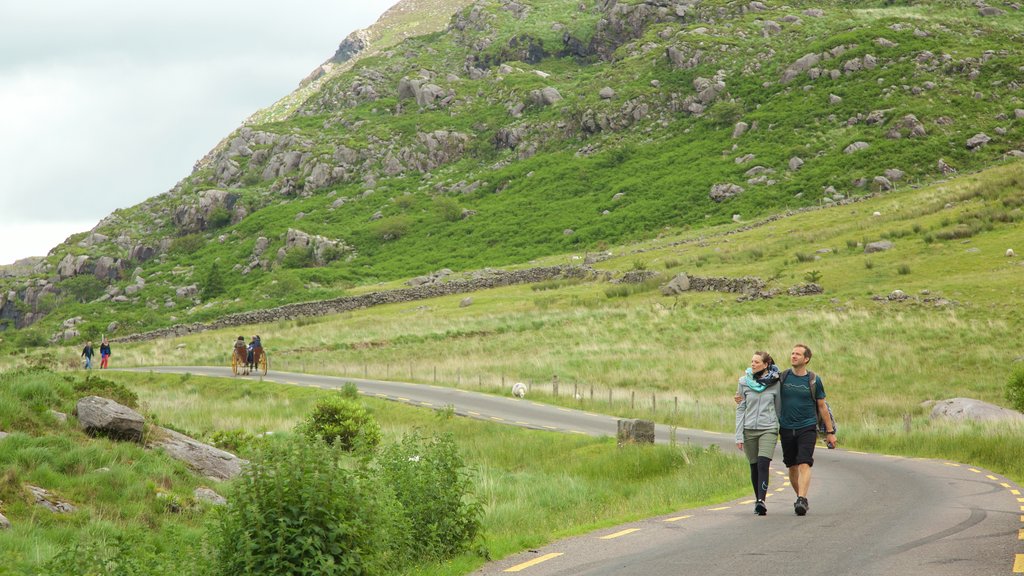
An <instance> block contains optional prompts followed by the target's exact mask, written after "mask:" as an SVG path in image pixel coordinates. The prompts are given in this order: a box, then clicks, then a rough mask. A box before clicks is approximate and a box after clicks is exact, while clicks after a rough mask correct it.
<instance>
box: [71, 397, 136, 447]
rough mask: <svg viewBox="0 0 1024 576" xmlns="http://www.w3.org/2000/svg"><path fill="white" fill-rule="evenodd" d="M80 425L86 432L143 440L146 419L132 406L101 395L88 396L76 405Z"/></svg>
mask: <svg viewBox="0 0 1024 576" xmlns="http://www.w3.org/2000/svg"><path fill="white" fill-rule="evenodd" d="M75 414H76V415H77V416H78V426H79V427H80V428H81V429H82V430H84V431H85V433H86V434H89V435H92V436H107V437H110V438H115V439H118V440H131V441H134V442H140V441H142V433H143V426H144V425H145V419H144V418H143V417H142V415H141V414H139V413H138V412H136V411H135V410H132V409H131V408H129V407H127V406H124V405H121V404H118V403H117V402H114V401H113V400H109V399H107V398H101V397H99V396H87V397H85V398H82V399H81V400H79V401H78V404H77V405H76V407H75Z"/></svg>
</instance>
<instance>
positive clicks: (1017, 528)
mask: <svg viewBox="0 0 1024 576" xmlns="http://www.w3.org/2000/svg"><path fill="white" fill-rule="evenodd" d="M150 370H152V371H159V372H173V373H184V372H191V373H192V374H196V375H203V376H226V377H231V373H230V370H228V369H226V368H208V367H161V368H143V369H139V370H138V371H141V372H146V371H150ZM248 378H253V377H252V376H250V377H248ZM264 380H267V381H271V382H280V383H283V384H292V385H298V386H313V387H320V388H339V387H341V386H342V385H343V383H345V382H352V383H354V384H356V386H358V387H359V390H360V392H361V393H363V394H365V395H368V396H376V397H381V398H387V399H390V400H397V401H401V402H406V403H409V404H412V405H419V406H426V407H432V408H441V407H445V406H451V407H452V408H453V409H454V410H455V412H456V413H457V414H460V415H464V416H469V417H473V418H479V419H483V420H490V421H497V422H503V423H507V424H513V425H518V426H525V427H529V428H536V429H541V430H556V431H561V432H568V433H577V434H588V435H607V436H614V435H615V432H616V421H617V419H616V418H614V417H610V416H605V415H600V414H591V413H587V412H582V411H577V410H569V409H566V408H558V407H554V406H549V405H545V404H540V403H537V402H532V401H529V400H519V399H514V398H510V397H498V396H491V395H486V394H479V393H475V392H470V391H465V390H455V389H452V388H444V387H439V386H427V385H417V384H406V383H401V382H384V381H379V380H364V379H359V378H335V377H328V376H313V375H305V374H293V373H282V372H271V373H270V374H269V375H268V376H266V377H264ZM657 436H658V438H659V441H664V440H666V439H667V438H668V437H669V430H668V429H667V428H666V427H661V426H659V427H658V430H657ZM676 437H677V441H678V442H680V443H685V442H691V443H695V444H701V445H709V444H718V445H719V446H721V447H722V448H723V449H725V450H734V449H735V448H734V445H733V443H732V436H731V434H721V433H716V432H707V431H700V430H686V429H679V430H677V434H676ZM776 456H777V459H776V463H778V464H777V465H779V466H780V465H781V457H780V455H779V454H776ZM815 456H816V463H815V467H814V480H813V482H812V486H811V493H810V495H809V500H810V503H811V509H810V512H808V514H807V516H804V517H798V516H795V515H794V514H793V508H792V502H793V499H794V494H793V492H792V490H791V489H790V488H789V487H788V484H787V483H785V474H784V470H783V469H782V468H781V467H778V468H773V472H774V473H775V475H776V476H775V477H776V478H777V480H776V481H775V482H774V486H772V492H771V493H770V495H769V500H768V515H767V516H764V517H757V516H754V515H753V510H752V506H753V502H752V501H750V500H737V501H734V502H727V503H723V504H719V505H716V506H708V507H706V508H701V509H695V510H683V511H680V512H678V513H676V514H672V515H669V516H665V517H659V518H650V519H647V520H644V521H641V522H635V523H632V524H626V525H622V526H617V527H615V528H610V529H607V530H602V531H600V532H597V533H592V534H587V535H584V536H579V537H576V538H569V539H565V540H560V541H558V542H554V543H552V544H550V545H548V546H545V547H543V548H541V549H538V550H530V551H527V552H523V553H521V554H515V555H513V556H511V557H509V558H506V559H503V560H500V561H496V562H492V563H489V564H487V565H486V566H484V567H483V568H481V569H480V570H478V571H477V572H476V573H475V574H481V575H492V574H503V573H506V572H520V573H522V574H526V575H528V576H569V575H588V576H598V575H615V576H630V575H636V576H641V575H642V576H660V575H681V574H682V575H689V574H693V575H699V576H717V575H722V576H742V575H748V574H749V575H754V574H775V575H786V576H790V575H792V576H805V575H807V576H816V575H821V576H837V575H850V576H883V575H890V574H892V575H899V576H916V575H921V576H925V575H927V576H945V575H949V576H989V575H992V576H995V575H1010V574H1020V573H1024V495H1022V492H1024V491H1022V490H1021V488H1020V487H1019V486H1017V485H1015V484H1014V483H1013V482H1012V481H1010V480H1008V479H1006V478H1003V477H1001V476H999V475H997V474H993V473H991V472H988V471H985V470H982V469H980V468H977V467H973V466H969V465H963V464H957V463H953V462H944V461H940V460H926V459H912V458H903V457H895V456H882V455H874V454H865V453H860V452H854V451H848V450H824V449H820V450H818V451H816V452H815ZM1022 457H1024V455H1022Z"/></svg>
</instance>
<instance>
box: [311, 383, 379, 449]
mask: <svg viewBox="0 0 1024 576" xmlns="http://www.w3.org/2000/svg"><path fill="white" fill-rule="evenodd" d="M299 432H301V433H302V434H303V435H304V436H306V437H307V438H309V439H310V440H316V439H318V438H319V439H321V440H323V441H324V442H326V443H327V444H329V445H332V446H333V445H337V446H338V447H340V448H341V449H342V450H347V451H349V452H353V451H367V450H372V449H373V448H375V447H376V446H377V445H378V444H380V438H381V434H380V425H379V424H377V421H376V420H374V419H373V416H371V415H370V413H369V412H367V411H366V409H365V408H363V406H362V405H361V404H359V402H357V401H355V400H351V399H348V398H345V397H344V396H342V395H340V394H339V395H334V396H329V397H327V398H324V399H323V400H320V401H319V402H317V403H316V406H315V407H314V408H313V413H312V414H310V415H309V417H308V418H307V419H306V421H305V422H304V423H303V424H301V425H300V426H299Z"/></svg>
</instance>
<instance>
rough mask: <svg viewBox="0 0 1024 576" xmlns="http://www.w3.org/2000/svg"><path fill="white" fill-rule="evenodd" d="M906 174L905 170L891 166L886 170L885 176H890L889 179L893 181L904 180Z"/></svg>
mask: <svg viewBox="0 0 1024 576" xmlns="http://www.w3.org/2000/svg"><path fill="white" fill-rule="evenodd" d="M904 176H906V173H904V172H903V170H900V169H898V168H889V169H888V170H886V171H885V177H886V178H888V179H889V180H892V181H893V182H895V181H897V180H903V177H904Z"/></svg>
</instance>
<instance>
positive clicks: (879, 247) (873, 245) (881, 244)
mask: <svg viewBox="0 0 1024 576" xmlns="http://www.w3.org/2000/svg"><path fill="white" fill-rule="evenodd" d="M894 246H895V244H893V243H892V242H890V241H889V240H879V241H878V242H869V243H868V244H866V245H865V246H864V253H865V254H873V253H875V252H885V251H886V250H892V248H893V247H894Z"/></svg>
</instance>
